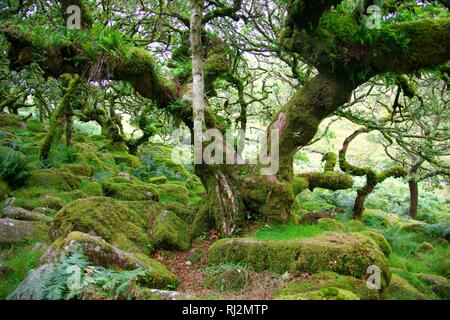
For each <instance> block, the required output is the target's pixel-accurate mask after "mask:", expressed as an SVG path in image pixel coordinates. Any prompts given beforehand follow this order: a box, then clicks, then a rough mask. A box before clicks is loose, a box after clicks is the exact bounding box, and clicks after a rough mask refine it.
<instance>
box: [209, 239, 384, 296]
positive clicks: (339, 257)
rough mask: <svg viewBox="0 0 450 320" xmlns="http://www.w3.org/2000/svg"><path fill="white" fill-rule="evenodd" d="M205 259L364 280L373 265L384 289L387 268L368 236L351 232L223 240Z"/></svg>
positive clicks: (257, 268) (211, 249)
mask: <svg viewBox="0 0 450 320" xmlns="http://www.w3.org/2000/svg"><path fill="white" fill-rule="evenodd" d="M209 262H210V263H212V264H219V263H236V264H245V265H248V266H249V267H252V268H253V269H255V271H262V270H271V271H273V272H277V273H284V272H286V271H290V272H296V271H300V272H312V273H317V272H321V271H333V272H336V273H338V274H342V275H350V276H353V277H355V278H358V279H365V277H366V272H367V268H368V267H369V266H370V265H377V266H378V267H379V268H380V269H381V271H382V288H386V286H387V284H388V283H389V279H390V271H389V267H388V263H387V260H386V257H385V256H384V254H383V253H382V252H381V250H380V248H379V247H378V245H377V244H376V243H375V242H374V241H373V240H372V239H371V238H369V237H367V236H365V235H362V234H358V233H354V234H350V235H349V234H345V233H325V234H320V235H317V236H315V237H310V238H303V239H296V240H288V241H258V240H254V239H250V238H242V239H223V240H219V241H217V242H215V243H214V244H213V245H212V246H211V247H210V249H209Z"/></svg>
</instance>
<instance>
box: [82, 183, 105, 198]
mask: <svg viewBox="0 0 450 320" xmlns="http://www.w3.org/2000/svg"><path fill="white" fill-rule="evenodd" d="M78 190H79V191H81V192H82V194H83V197H95V196H97V197H100V196H102V195H103V190H102V185H101V184H100V183H98V182H96V181H92V182H91V181H85V182H84V183H83V184H82V185H81V186H79V187H78Z"/></svg>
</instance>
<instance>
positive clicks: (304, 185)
mask: <svg viewBox="0 0 450 320" xmlns="http://www.w3.org/2000/svg"><path fill="white" fill-rule="evenodd" d="M306 189H308V180H307V179H305V178H294V181H293V182H292V191H293V192H294V195H297V194H299V193H302V192H303V191H305V190H306Z"/></svg>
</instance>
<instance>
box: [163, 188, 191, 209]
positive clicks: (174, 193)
mask: <svg viewBox="0 0 450 320" xmlns="http://www.w3.org/2000/svg"><path fill="white" fill-rule="evenodd" d="M157 190H158V192H159V198H160V201H161V202H178V203H181V204H183V205H187V204H188V202H189V191H188V189H187V188H186V186H184V185H182V184H179V183H166V184H160V185H158V186H157Z"/></svg>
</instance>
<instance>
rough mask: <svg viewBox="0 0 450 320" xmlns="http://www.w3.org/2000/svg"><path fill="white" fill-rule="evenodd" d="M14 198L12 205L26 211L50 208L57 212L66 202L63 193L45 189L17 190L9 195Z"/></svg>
mask: <svg viewBox="0 0 450 320" xmlns="http://www.w3.org/2000/svg"><path fill="white" fill-rule="evenodd" d="M11 195H12V196H14V197H15V198H16V201H15V202H14V205H15V206H17V207H21V208H24V209H27V210H33V209H34V208H44V207H45V208H50V209H55V210H59V209H61V208H62V207H64V206H65V205H66V204H67V202H68V200H69V199H67V198H69V197H67V196H66V195H65V194H64V192H61V191H58V190H52V189H47V188H39V187H32V188H26V189H19V190H16V191H14V192H12V193H11Z"/></svg>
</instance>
